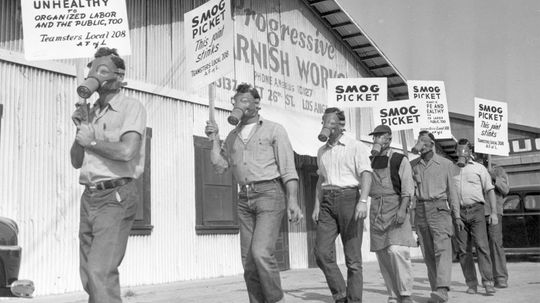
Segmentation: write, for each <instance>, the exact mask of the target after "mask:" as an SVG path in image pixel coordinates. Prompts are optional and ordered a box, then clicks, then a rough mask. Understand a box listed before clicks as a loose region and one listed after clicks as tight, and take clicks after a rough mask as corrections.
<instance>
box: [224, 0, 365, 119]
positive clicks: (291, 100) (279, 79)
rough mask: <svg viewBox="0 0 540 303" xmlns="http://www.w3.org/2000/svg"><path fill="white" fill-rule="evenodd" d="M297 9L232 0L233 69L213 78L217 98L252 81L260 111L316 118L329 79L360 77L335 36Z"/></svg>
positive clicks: (284, 4) (323, 104)
mask: <svg viewBox="0 0 540 303" xmlns="http://www.w3.org/2000/svg"><path fill="white" fill-rule="evenodd" d="M298 7H299V6H298V4H297V3H296V1H290V2H289V1H281V2H280V1H275V0H272V1H267V3H257V2H256V1H254V2H253V3H252V6H248V2H247V1H236V2H235V7H234V10H235V13H234V18H235V37H234V51H235V72H234V73H230V74H229V75H227V76H226V77H223V78H222V79H219V80H218V81H217V87H218V89H220V90H221V94H222V95H221V96H222V97H221V98H218V99H221V100H223V101H224V102H228V100H229V99H230V96H231V95H232V94H233V90H234V88H235V87H236V85H237V84H239V83H240V82H248V83H252V84H253V83H254V84H255V87H256V88H257V89H258V90H259V92H260V93H261V98H262V103H263V104H262V106H263V109H264V108H265V107H274V108H278V109H281V110H286V111H288V112H291V111H292V112H297V113H301V114H303V115H307V116H311V117H317V119H320V115H321V114H322V113H323V112H324V110H325V109H326V107H327V89H328V80H329V79H330V78H345V77H359V73H358V72H357V70H356V68H355V67H353V66H351V65H354V64H355V63H353V62H354V61H353V60H352V58H351V59H349V58H347V57H346V55H345V52H346V51H345V50H343V49H342V46H341V45H340V44H339V42H338V41H337V40H336V39H335V37H334V36H333V35H331V34H330V33H329V32H328V31H327V30H326V29H322V28H321V26H320V25H319V21H318V20H316V19H315V16H312V17H311V20H310V15H311V12H309V11H302V10H299V9H298ZM310 21H311V22H310ZM338 44H339V45H338ZM349 56H350V55H349ZM218 94H219V92H218ZM229 107H230V105H228V104H225V108H229ZM317 121H318V120H317Z"/></svg>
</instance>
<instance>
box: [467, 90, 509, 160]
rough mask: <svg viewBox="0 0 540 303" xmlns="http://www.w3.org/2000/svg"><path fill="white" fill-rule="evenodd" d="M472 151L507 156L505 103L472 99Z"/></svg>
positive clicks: (506, 113)
mask: <svg viewBox="0 0 540 303" xmlns="http://www.w3.org/2000/svg"><path fill="white" fill-rule="evenodd" d="M474 151H475V152H479V153H483V154H488V155H498V156H508V110H507V104H506V102H499V101H492V100H486V99H481V98H474Z"/></svg>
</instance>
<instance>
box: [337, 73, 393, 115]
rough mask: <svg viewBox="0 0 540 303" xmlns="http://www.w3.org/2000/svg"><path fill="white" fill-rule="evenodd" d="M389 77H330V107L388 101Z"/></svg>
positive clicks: (373, 104)
mask: <svg viewBox="0 0 540 303" xmlns="http://www.w3.org/2000/svg"><path fill="white" fill-rule="evenodd" d="M387 96H388V95H387V78H330V79H328V106H329V107H339V108H344V107H374V106H378V105H380V104H383V103H386V101H387Z"/></svg>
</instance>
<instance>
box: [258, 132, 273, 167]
mask: <svg viewBox="0 0 540 303" xmlns="http://www.w3.org/2000/svg"><path fill="white" fill-rule="evenodd" d="M255 143H256V146H255V148H254V152H255V157H254V158H255V160H256V161H257V162H259V163H266V162H273V161H272V160H273V159H274V146H273V144H272V143H273V142H272V140H271V139H269V138H257V141H256V142H255Z"/></svg>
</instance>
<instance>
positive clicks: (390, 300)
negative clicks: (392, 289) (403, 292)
mask: <svg viewBox="0 0 540 303" xmlns="http://www.w3.org/2000/svg"><path fill="white" fill-rule="evenodd" d="M386 303H399V301H398V299H397V298H394V297H388V300H386Z"/></svg>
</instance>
